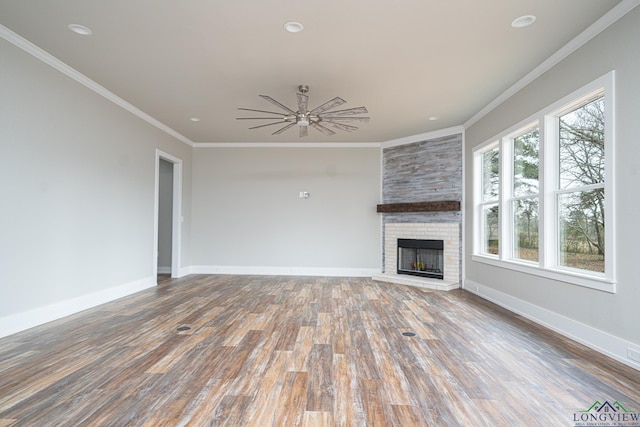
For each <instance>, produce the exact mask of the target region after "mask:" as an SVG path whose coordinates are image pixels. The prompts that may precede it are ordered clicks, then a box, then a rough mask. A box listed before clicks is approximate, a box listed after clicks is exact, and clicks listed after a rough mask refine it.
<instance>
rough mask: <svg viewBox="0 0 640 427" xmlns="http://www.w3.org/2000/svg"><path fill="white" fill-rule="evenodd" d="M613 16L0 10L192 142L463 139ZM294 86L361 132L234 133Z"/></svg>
mask: <svg viewBox="0 0 640 427" xmlns="http://www.w3.org/2000/svg"><path fill="white" fill-rule="evenodd" d="M618 3H619V0H560V1H559V0H492V1H478V0H400V1H391V0H322V1H315V2H314V1H311V0H277V1H276V0H262V1H259V0H226V1H222V0H180V1H177V0H104V1H98V0H30V1H25V0H0V24H2V25H4V26H5V27H7V28H9V29H10V30H12V31H13V32H15V33H17V34H19V35H20V36H22V37H24V38H25V39H27V40H29V41H30V42H32V43H34V44H35V45H37V46H39V47H40V48H42V49H44V50H45V51H47V52H49V53H50V54H52V55H53V56H55V57H56V58H58V59H60V60H61V61H63V62H65V63H66V64H68V65H70V66H71V67H73V68H75V69H76V70H78V71H79V72H81V73H83V74H84V75H86V76H88V77H89V78H91V79H92V80H94V81H95V82H97V83H99V84H100V85H102V86H104V87H105V88H107V89H108V90H110V91H111V92H113V93H115V94H116V95H118V96H119V97H121V98H123V99H124V100H126V101H128V102H129V103H131V104H132V105H134V106H135V107H137V108H139V109H140V110H142V111H144V112H145V113H147V114H149V115H150V116H152V117H154V118H155V119H157V120H159V121H160V122H162V123H164V124H165V125H167V126H169V127H170V128H172V129H174V130H175V131H177V132H179V133H180V134H182V135H184V136H185V137H186V138H188V139H189V140H191V141H193V142H289V141H291V142H300V141H309V142H325V141H330V142H382V141H389V140H393V139H397V138H402V137H406V136H410V135H416V134H420V133H424V132H430V131H435V130H439V129H444V128H448V127H452V126H458V125H462V124H463V123H465V122H466V121H467V120H469V119H470V118H471V117H472V116H474V115H475V114H476V113H478V111H480V110H481V109H483V108H484V107H485V106H486V105H487V104H489V103H490V102H491V101H493V100H494V99H495V98H496V97H498V96H499V95H500V94H502V93H503V92H504V91H505V90H507V89H508V88H510V87H511V86H512V85H514V84H515V83H516V82H518V81H519V80H520V79H521V78H523V77H524V76H525V75H526V74H527V73H529V72H530V71H531V70H532V69H534V68H535V67H536V66H538V65H539V64H540V63H541V62H543V61H544V60H545V59H547V58H548V57H549V56H551V55H552V54H553V53H555V52H556V51H558V49H560V48H561V47H562V46H564V45H565V44H566V43H568V42H569V41H570V40H572V39H573V38H574V37H576V36H577V35H578V34H580V33H581V32H582V31H583V30H585V29H586V28H587V27H589V26H590V25H591V24H592V23H594V22H595V21H596V20H598V18H600V17H601V16H602V15H604V14H605V13H606V12H607V11H609V10H610V9H611V8H613V7H614V6H616V5H617V4H618ZM528 14H531V15H535V16H536V17H537V20H536V21H535V23H534V24H533V25H532V26H530V27H526V28H521V29H515V28H512V27H511V22H512V21H513V20H514V19H515V18H517V17H519V16H522V15H528ZM287 21H298V22H300V23H302V24H303V25H304V27H305V29H304V31H303V32H301V33H298V34H290V33H287V32H286V31H284V29H283V24H284V23H285V22H287ZM72 23H77V24H82V25H85V26H87V27H89V28H90V29H91V30H92V31H93V35H91V36H79V35H77V34H74V33H72V32H71V31H69V30H68V29H67V25H68V24H72ZM299 84H307V85H309V86H310V88H311V90H310V92H309V97H310V98H309V99H310V101H309V106H310V107H311V108H312V107H315V106H318V105H320V104H321V103H324V102H325V101H328V100H329V99H331V98H333V97H335V96H340V97H342V98H343V99H345V100H346V101H347V103H346V104H345V105H344V106H342V107H340V108H350V107H359V106H362V105H364V106H366V107H367V108H368V110H369V114H368V115H369V116H370V117H371V122H370V123H368V124H366V123H365V124H359V125H358V126H359V127H360V129H359V130H358V131H356V132H353V133H349V132H344V131H341V130H337V131H336V132H337V133H336V135H334V136H330V137H328V136H325V135H323V134H321V133H319V132H317V131H316V130H315V129H310V130H309V136H308V137H307V138H304V139H300V138H299V136H298V132H297V131H296V130H295V129H289V130H288V131H286V132H285V133H283V134H281V135H276V136H272V135H271V133H272V132H274V131H275V130H277V129H278V128H279V126H272V127H266V128H262V129H255V130H248V129H247V128H248V127H250V126H252V125H258V124H263V123H265V122H258V121H255V122H254V121H242V120H236V117H247V116H250V115H251V114H249V115H247V113H246V112H241V111H238V110H237V108H238V107H245V108H253V109H263V110H271V111H273V109H274V108H275V107H274V106H273V105H271V104H269V103H268V102H267V101H265V100H263V99H262V98H259V97H258V95H259V94H263V95H269V96H271V97H273V98H275V99H276V100H278V101H280V102H282V103H283V104H285V105H288V106H289V107H291V108H293V109H294V110H295V109H297V108H294V107H295V106H296V96H295V93H296V91H297V87H298V85H299ZM253 115H255V114H253ZM432 116H437V117H439V119H438V120H435V121H432V120H429V118H430V117H432ZM191 117H199V118H200V119H201V121H200V122H197V123H195V122H192V121H190V118H191Z"/></svg>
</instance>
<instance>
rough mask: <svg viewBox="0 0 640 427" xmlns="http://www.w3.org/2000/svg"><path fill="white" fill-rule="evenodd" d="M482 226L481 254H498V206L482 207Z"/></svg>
mask: <svg viewBox="0 0 640 427" xmlns="http://www.w3.org/2000/svg"><path fill="white" fill-rule="evenodd" d="M482 224H483V227H484V241H483V242H482V252H484V253H486V254H493V255H497V254H498V205H497V204H495V205H487V206H483V207H482Z"/></svg>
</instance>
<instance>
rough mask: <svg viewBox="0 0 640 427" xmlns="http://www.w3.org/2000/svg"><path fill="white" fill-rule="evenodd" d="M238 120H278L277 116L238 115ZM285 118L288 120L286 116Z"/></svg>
mask: <svg viewBox="0 0 640 427" xmlns="http://www.w3.org/2000/svg"><path fill="white" fill-rule="evenodd" d="M281 115H282V114H281ZM236 120H276V118H275V117H236ZM283 120H285V121H286V118H283Z"/></svg>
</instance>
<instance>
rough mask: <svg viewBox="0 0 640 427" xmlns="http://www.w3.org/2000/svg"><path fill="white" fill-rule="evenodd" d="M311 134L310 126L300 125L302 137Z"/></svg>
mask: <svg viewBox="0 0 640 427" xmlns="http://www.w3.org/2000/svg"><path fill="white" fill-rule="evenodd" d="M308 135H309V126H300V138H302V137H304V136H308Z"/></svg>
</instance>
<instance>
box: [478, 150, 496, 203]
mask: <svg viewBox="0 0 640 427" xmlns="http://www.w3.org/2000/svg"><path fill="white" fill-rule="evenodd" d="M498 153H499V151H498V148H497V147H496V148H494V149H493V150H489V151H487V152H486V153H483V154H482V200H483V201H486V200H493V199H496V198H497V197H498V183H499V171H500V169H499V161H500V156H499V154H498Z"/></svg>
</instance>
